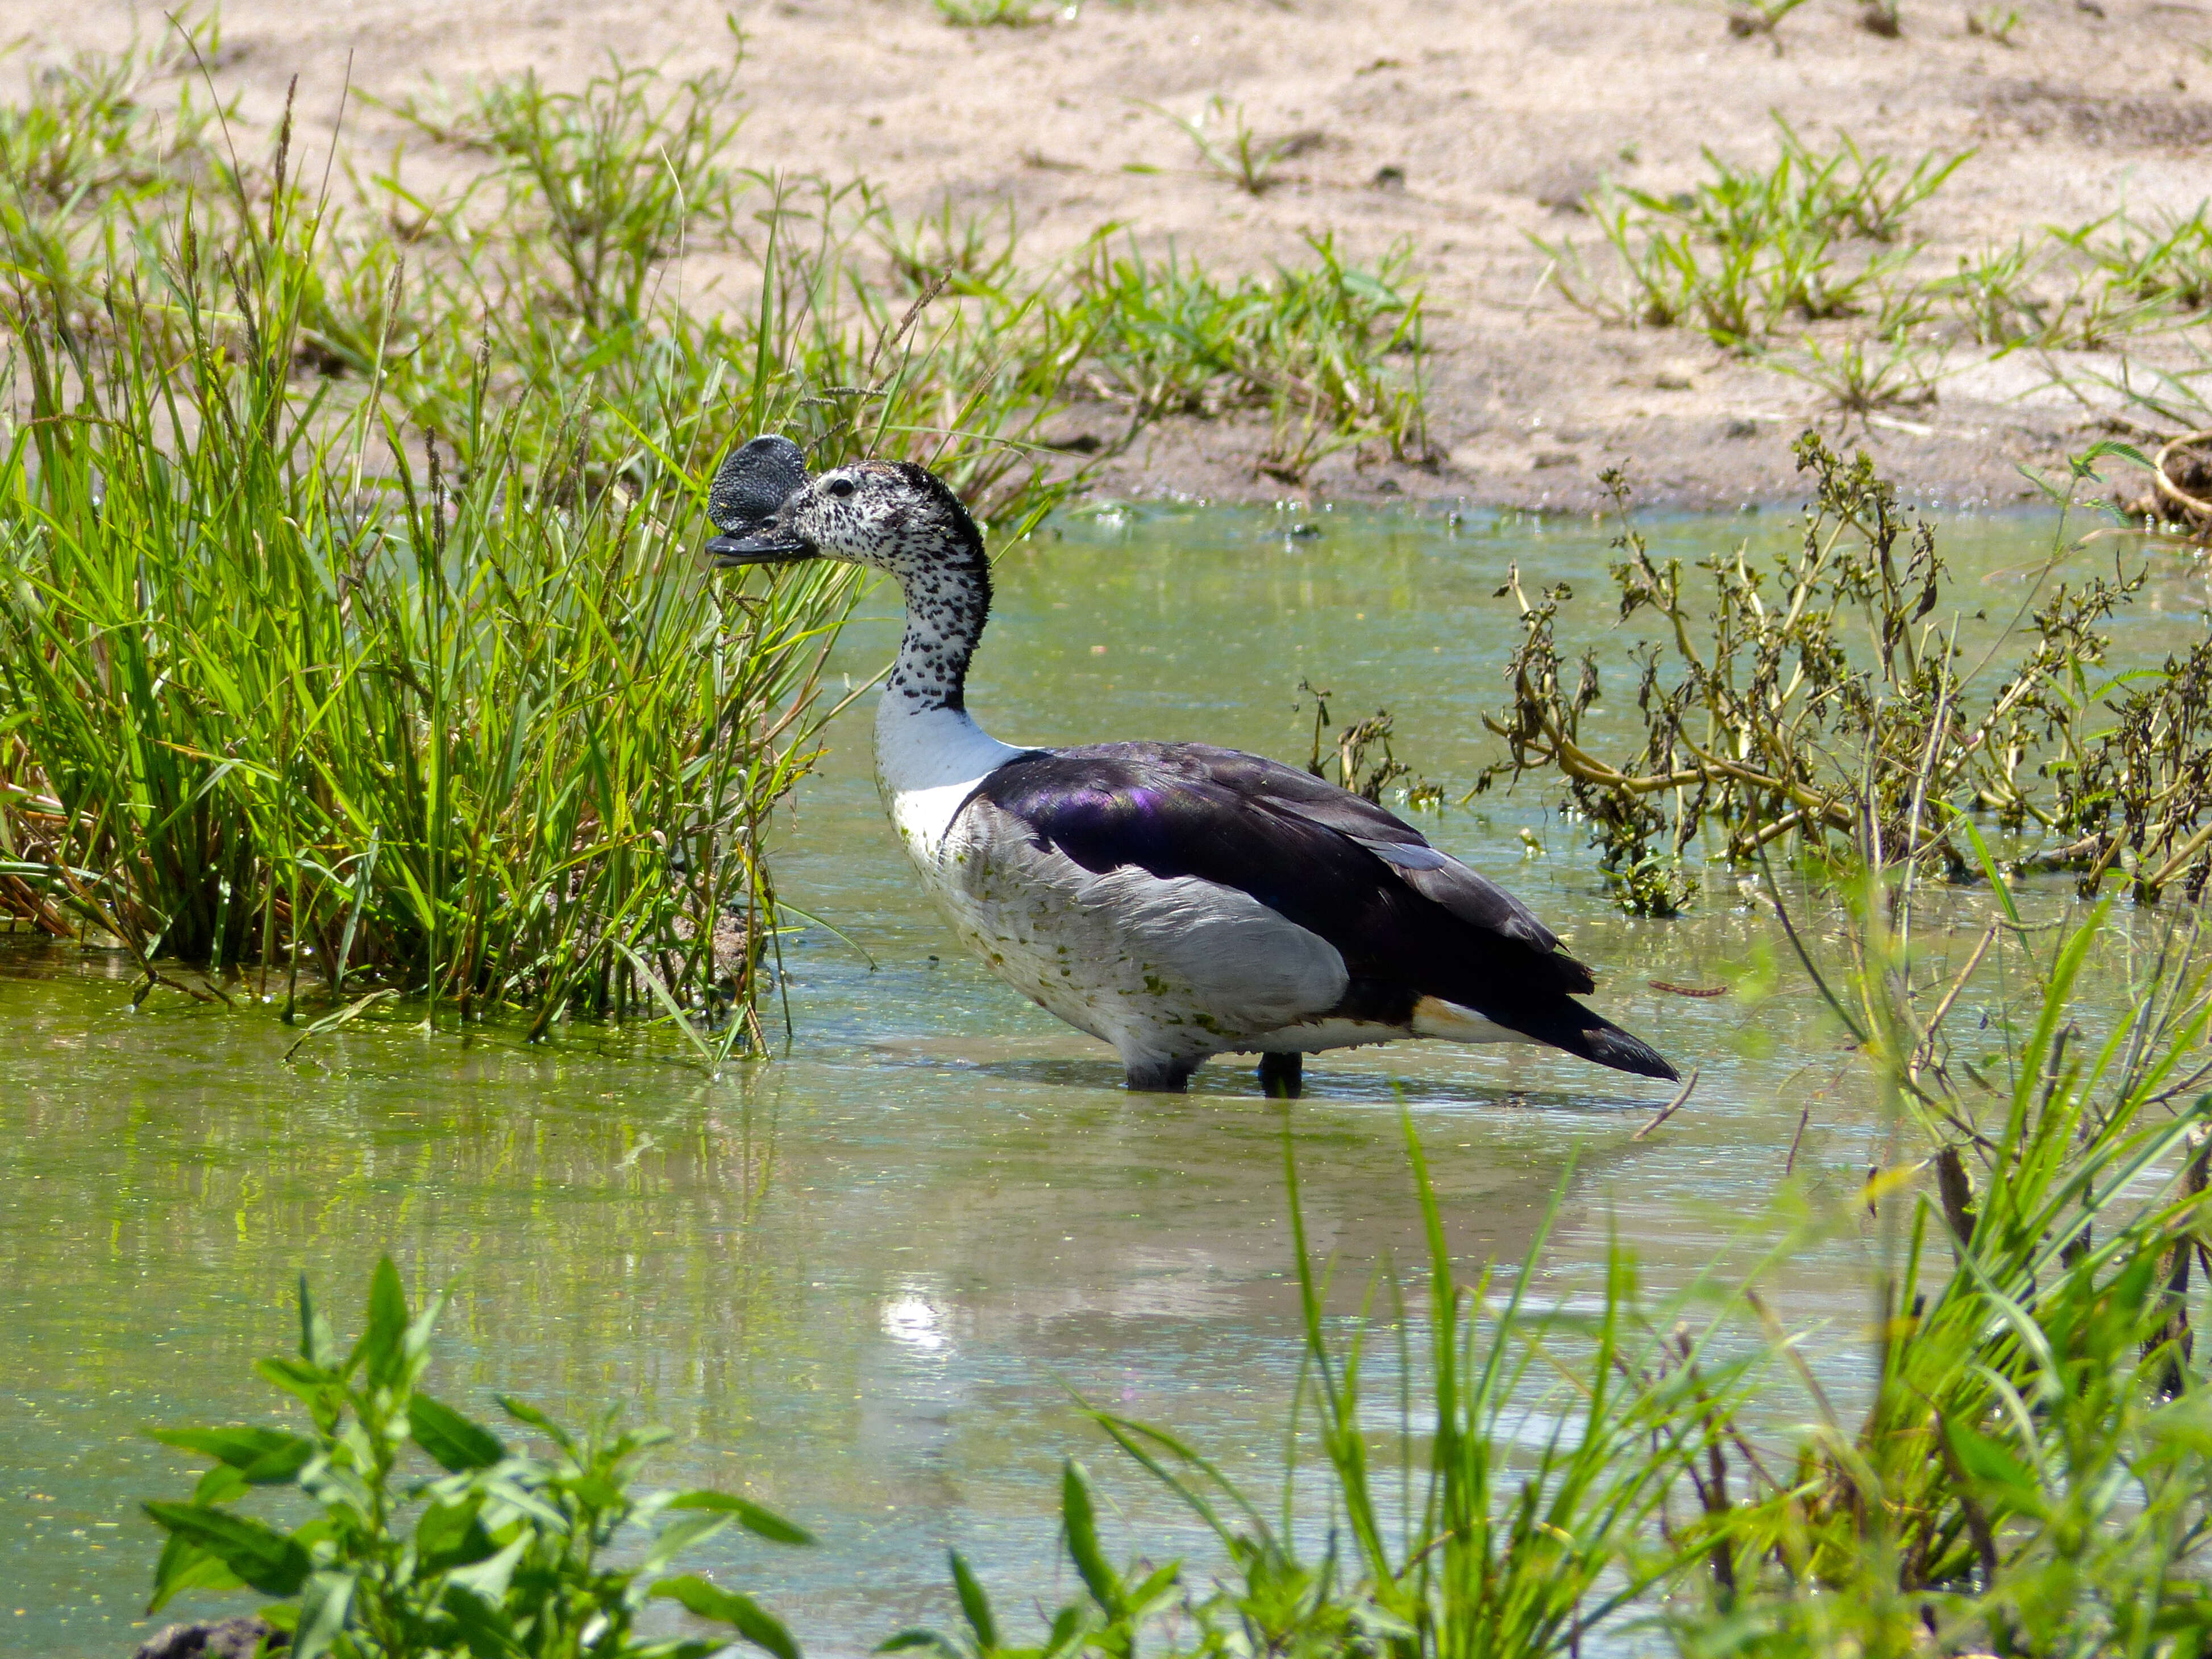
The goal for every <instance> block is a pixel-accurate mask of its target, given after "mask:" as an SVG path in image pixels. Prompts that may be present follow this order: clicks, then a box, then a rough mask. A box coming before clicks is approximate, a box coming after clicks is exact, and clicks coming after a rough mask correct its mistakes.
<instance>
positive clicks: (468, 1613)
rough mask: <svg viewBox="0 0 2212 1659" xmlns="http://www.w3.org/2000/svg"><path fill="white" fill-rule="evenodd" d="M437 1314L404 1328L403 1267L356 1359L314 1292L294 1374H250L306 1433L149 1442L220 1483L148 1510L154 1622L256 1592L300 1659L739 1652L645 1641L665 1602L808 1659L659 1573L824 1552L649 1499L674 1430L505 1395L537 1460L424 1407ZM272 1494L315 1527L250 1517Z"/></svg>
mask: <svg viewBox="0 0 2212 1659" xmlns="http://www.w3.org/2000/svg"><path fill="white" fill-rule="evenodd" d="M443 1304H444V1298H443V1297H432V1298H431V1299H430V1300H429V1301H428V1303H427V1304H425V1305H424V1306H422V1308H421V1309H419V1310H410V1309H409V1307H408V1305H407V1297H406V1293H405V1291H404V1290H403V1288H402V1287H401V1285H400V1282H399V1274H398V1270H397V1269H395V1268H394V1267H392V1262H391V1260H390V1258H388V1257H387V1258H386V1259H385V1260H383V1261H380V1262H378V1263H377V1266H376V1271H375V1273H374V1274H373V1275H372V1277H371V1279H370V1281H369V1293H368V1320H367V1323H366V1325H365V1327H364V1328H363V1330H362V1335H361V1339H360V1340H358V1341H357V1342H356V1343H355V1344H354V1345H353V1346H351V1347H350V1348H346V1347H342V1346H340V1345H339V1343H338V1340H337V1337H336V1335H335V1334H333V1332H332V1330H331V1325H330V1322H329V1321H328V1320H327V1319H326V1318H325V1316H323V1314H322V1313H321V1311H320V1310H319V1309H318V1308H317V1307H316V1305H315V1304H314V1302H313V1300H312V1298H311V1297H310V1296H309V1294H308V1290H307V1282H306V1280H305V1279H301V1285H300V1344H299V1352H298V1353H297V1354H296V1355H295V1356H293V1357H289V1358H274V1359H264V1360H263V1361H262V1362H261V1364H259V1365H258V1367H256V1369H257V1370H258V1371H259V1372H260V1374H261V1376H263V1377H264V1379H266V1380H267V1381H268V1382H270V1383H274V1384H275V1385H276V1387H277V1388H279V1389H283V1391H284V1392H285V1393H286V1394H288V1395H291V1396H292V1397H293V1398H294V1399H295V1401H298V1402H299V1404H300V1405H301V1407H304V1408H305V1410H306V1413H307V1425H306V1432H305V1433H298V1434H295V1433H292V1432H289V1431H284V1430H281V1429H276V1428H271V1427H267V1426H264V1425H254V1426H250V1427H243V1428H204V1429H161V1430H155V1431H152V1433H153V1437H154V1438H155V1439H156V1440H158V1441H160V1442H161V1443H162V1444H164V1445H166V1446H172V1447H174V1448H176V1449H178V1450H179V1451H186V1452H190V1453H192V1454H193V1455H196V1456H201V1457H205V1458H208V1459H209V1460H210V1462H211V1463H212V1465H213V1467H211V1468H210V1469H209V1470H208V1471H207V1472H206V1474H203V1475H202V1476H201V1477H200V1480H199V1483H198V1485H197V1487H196V1488H195V1489H194V1491H193V1492H192V1495H191V1499H190V1500H189V1501H187V1502H185V1503H169V1502H153V1503H149V1504H147V1505H146V1506H145V1508H146V1512H147V1514H148V1515H149V1516H152V1517H153V1519H154V1520H155V1522H157V1523H158V1524H159V1525H160V1526H161V1528H162V1529H163V1530H164V1531H165V1532H167V1534H168V1541H167V1545H166V1546H165V1547H163V1549H162V1551H161V1560H160V1563H159V1565H157V1566H156V1567H155V1575H154V1595H153V1601H152V1602H151V1604H150V1607H149V1610H153V1609H158V1608H160V1607H162V1606H163V1605H164V1604H165V1603H167V1601H169V1600H170V1599H171V1598H172V1597H173V1596H175V1595H179V1593H181V1592H184V1591H186V1590H196V1591H208V1590H233V1589H250V1590H252V1591H255V1592H257V1593H258V1594H259V1595H263V1596H265V1597H269V1598H270V1600H271V1603H272V1604H271V1605H270V1606H268V1607H264V1610H263V1613H262V1617H263V1619H264V1620H265V1621H266V1622H267V1623H268V1624H270V1626H273V1627H274V1628H276V1630H279V1631H281V1632H284V1633H285V1634H286V1636H287V1638H289V1646H290V1651H291V1653H292V1655H293V1656H295V1659H324V1656H325V1655H328V1656H333V1659H429V1656H434V1655H452V1654H460V1653H468V1654H473V1655H479V1656H495V1655H514V1656H523V1655H532V1656H540V1655H542V1656H570V1659H580V1656H585V1655H589V1656H591V1659H707V1656H708V1655H710V1654H714V1653H718V1652H720V1651H721V1650H723V1649H724V1648H725V1647H726V1646H727V1645H728V1641H729V1638H727V1637H720V1636H718V1637H712V1638H709V1637H699V1636H678V1637H665V1638H662V1637H655V1638H643V1637H641V1636H639V1635H638V1634H637V1633H636V1630H635V1626H636V1624H637V1621H638V1620H639V1618H640V1617H641V1614H643V1613H645V1611H646V1609H647V1605H648V1604H649V1603H650V1602H652V1601H657V1600H665V1601H675V1602H677V1603H678V1605H680V1606H681V1607H684V1608H685V1609H686V1610H688V1611H689V1612H690V1613H693V1614H694V1615H695V1616H696V1617H698V1618H700V1619H702V1620H706V1621H708V1623H709V1624H714V1625H720V1626H726V1628H727V1629H728V1630H729V1631H731V1632H734V1633H735V1635H736V1636H737V1637H738V1638H742V1639H743V1640H744V1641H747V1642H750V1643H751V1644H754V1645H755V1646H757V1647H759V1648H762V1649H763V1650H766V1651H767V1652H769V1653H770V1654H772V1655H774V1656H775V1659H799V1645H798V1644H797V1643H796V1642H794V1641H793V1639H792V1637H791V1634H790V1632H788V1631H787V1630H786V1629H785V1628H784V1626H783V1625H782V1624H781V1621H779V1620H777V1619H775V1617H774V1616H773V1615H772V1614H770V1613H768V1612H766V1611H764V1610H763V1608H762V1607H760V1606H759V1605H758V1604H757V1602H755V1601H753V1600H752V1598H751V1597H750V1596H748V1595H744V1594H742V1593H741V1592H738V1591H737V1590H732V1589H723V1588H722V1587H720V1585H717V1584H714V1583H710V1582H709V1581H708V1580H707V1579H705V1578H702V1577H697V1576H696V1575H691V1574H685V1575H681V1576H671V1575H670V1574H669V1573H668V1572H667V1571H665V1570H666V1568H667V1567H668V1566H669V1565H670V1563H671V1561H673V1560H674V1559H675V1558H676V1557H677V1556H678V1555H679V1554H681V1553H683V1552H684V1551H685V1550H688V1549H690V1548H691V1547H694V1546H696V1545H698V1544H701V1543H702V1542H704V1541H706V1540H707V1539H708V1538H710V1537H712V1536H714V1534H716V1533H719V1532H720V1531H722V1530H724V1529H725V1528H728V1527H730V1526H732V1525H735V1526H738V1527H741V1528H744V1529H745V1530H746V1531H749V1532H750V1533H752V1534H755V1535H756V1536H757V1537H760V1538H763V1539H766V1540H768V1541H771V1542H774V1543H777V1544H810V1543H811V1542H812V1541H813V1540H812V1538H811V1536H809V1534H807V1533H806V1532H805V1530H804V1529H802V1528H799V1527H797V1526H794V1525H793V1524H792V1522H789V1521H787V1520H785V1519H784V1518H783V1517H782V1516H778V1515H775V1514H774V1513H772V1512H771V1511H769V1510H766V1509H763V1508H762V1507H761V1506H760V1505H759V1504H754V1503H752V1502H750V1501H749V1500H748V1499H745V1498H738V1497H735V1496H732V1495H731V1494H729V1493H726V1492H703V1491H702V1492H644V1491H640V1490H638V1489H637V1487H636V1485H635V1482H636V1478H637V1468H638V1465H639V1463H640V1462H641V1461H642V1460H643V1458H644V1457H645V1455H646V1454H647V1453H648V1452H649V1451H651V1450H652V1449H653V1447H655V1446H657V1445H659V1444H660V1443H663V1442H664V1441H665V1440H666V1439H667V1438H668V1431H666V1430H665V1429H652V1428H647V1429H630V1430H619V1431H618V1430H617V1428H616V1427H615V1422H614V1413H612V1412H609V1413H607V1414H606V1415H605V1417H603V1418H602V1419H600V1420H599V1422H598V1423H597V1424H595V1425H593V1426H592V1428H591V1429H590V1430H588V1431H585V1432H583V1433H581V1434H577V1433H572V1432H570V1431H568V1430H566V1429H563V1428H562V1427H561V1426H559V1425H557V1424H556V1423H554V1422H553V1421H552V1420H551V1419H549V1418H547V1417H546V1416H545V1415H544V1413H542V1412H540V1411H538V1409H537V1407H533V1406H529V1405H526V1404H525V1403H524V1402H522V1401H519V1400H514V1399H512V1398H508V1397H507V1396H504V1395H502V1396H501V1399H500V1405H501V1408H502V1409H503V1410H504V1411H505V1412H506V1413H507V1417H508V1418H509V1419H512V1420H513V1422H514V1423H516V1424H518V1425H520V1426H521V1427H522V1428H523V1429H524V1430H525V1431H530V1432H532V1433H534V1434H536V1435H537V1436H539V1437H542V1438H543V1440H544V1442H545V1443H546V1444H547V1448H548V1449H546V1450H544V1451H543V1452H538V1451H530V1450H526V1449H521V1448H520V1447H518V1446H515V1445H512V1444H510V1443H507V1441H505V1440H503V1439H502V1438H501V1437H500V1436H499V1435H498V1434H497V1433H495V1432H494V1431H492V1430H491V1429H490V1428H489V1427H487V1426H486V1425H483V1424H482V1423H479V1422H477V1421H475V1420H474V1419H471V1418H469V1417H466V1416H465V1415H463V1414H462V1413H460V1412H459V1411H457V1410H456V1409H454V1408H453V1407H451V1406H449V1405H447V1404H446V1403H445V1402H443V1401H441V1400H439V1399H437V1398H436V1397H435V1395H430V1394H428V1392H426V1391H425V1390H424V1389H423V1387H422V1382H423V1376H424V1373H425V1371H426V1370H428V1365H429V1347H430V1338H431V1334H432V1332H433V1330H434V1329H435V1326H436V1323H437V1319H438V1315H439V1312H440V1310H441V1308H442V1306H443ZM257 1491H284V1492H292V1493H295V1494H297V1496H298V1497H299V1498H302V1499H304V1500H305V1502H306V1504H307V1506H308V1507H309V1508H310V1509H311V1510H312V1511H313V1514H312V1516H311V1517H310V1518H309V1519H307V1521H305V1522H302V1523H301V1524H300V1525H299V1526H296V1527H295V1528H292V1529H291V1530H290V1531H289V1532H286V1531H282V1530H279V1528H277V1527H276V1526H274V1525H271V1524H270V1522H266V1521H263V1520H260V1519H258V1518H257V1517H255V1516H252V1515H249V1514H247V1513H245V1512H244V1511H242V1510H240V1508H239V1507H238V1505H239V1504H240V1502H241V1500H243V1499H246V1498H249V1497H251V1496H252V1494H253V1493H254V1492H257ZM610 1556H618V1557H619V1558H620V1559H621V1563H622V1564H621V1565H616V1564H615V1562H614V1561H611V1560H610V1559H609V1558H610Z"/></svg>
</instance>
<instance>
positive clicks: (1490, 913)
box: [1069, 744, 1596, 991]
mask: <svg viewBox="0 0 2212 1659" xmlns="http://www.w3.org/2000/svg"><path fill="white" fill-rule="evenodd" d="M1112 746H1113V747H1122V746H1124V745H1112ZM1126 746H1127V747H1131V748H1137V747H1143V746H1145V745H1139V744H1130V745H1126ZM1158 746H1159V747H1167V746H1168V745H1164V744H1163V745H1158ZM1175 747H1176V748H1178V749H1180V750H1182V751H1183V752H1184V753H1186V754H1188V755H1190V756H1191V757H1193V758H1194V759H1195V760H1198V761H1200V763H1202V764H1203V765H1204V766H1205V767H1206V770H1207V771H1208V773H1209V774H1210V775H1212V776H1213V777H1215V778H1217V779H1218V780H1220V781H1222V782H1224V783H1225V784H1227V785H1228V786H1229V787H1231V788H1232V789H1234V790H1236V791H1237V793H1239V794H1242V795H1244V796H1246V797H1248V798H1249V799H1255V800H1258V801H1260V802H1262V803H1263V804H1265V805H1267V806H1269V807H1271V808H1273V810H1275V811H1279V812H1291V813H1295V814H1296V815H1297V816H1298V817H1303V818H1306V819H1309V820H1310V821H1311V822H1313V823H1318V824H1322V825H1323V826H1325V827H1327V828H1328V829H1334V830H1335V831H1336V832H1337V833H1338V834H1340V835H1343V836H1349V837H1351V838H1352V840H1353V841H1356V842H1358V843H1359V844H1360V845H1361V846H1362V847H1364V848H1366V849H1367V850H1368V851H1369V852H1370V853H1372V854H1375V856H1376V857H1377V858H1379V859H1381V860H1383V861H1384V862H1385V863H1387V864H1389V866H1391V867H1392V868H1393V869H1394V870H1395V872H1397V875H1398V878H1399V879H1400V880H1401V881H1403V882H1404V883H1405V884H1407V886H1409V887H1411V888H1412V889H1413V890H1414V891H1415V892H1417V893H1419V894H1420V895H1421V896H1423V897H1424V898H1426V899H1429V900H1431V901H1432V902H1435V903H1437V904H1440V905H1442V906H1443V908H1445V909H1446V910H1449V912H1451V914H1452V915H1455V916H1457V917H1458V918H1459V919H1460V920H1461V921H1464V922H1466V923H1468V925H1469V926H1471V927H1477V928H1480V929H1482V930H1483V931H1485V932H1487V933H1496V934H1498V935H1499V936H1500V937H1502V938H1504V939H1512V940H1516V941H1517V942H1518V943H1520V944H1522V945H1527V946H1528V948H1529V949H1530V950H1532V951H1535V952H1537V953H1538V954H1539V955H1540V956H1543V957H1550V956H1552V954H1553V952H1555V951H1558V950H1559V937H1558V935H1556V934H1555V933H1553V932H1552V930H1551V929H1550V928H1548V927H1545V926H1544V924H1543V923H1542V922H1541V921H1538V920H1537V919H1536V915H1535V913H1534V911H1532V910H1531V909H1529V908H1528V906H1527V905H1525V904H1523V903H1522V902H1521V901H1520V900H1519V899H1517V898H1516V897H1514V896H1513V895H1512V894H1510V893H1509V892H1507V891H1506V890H1504V888H1503V887H1500V886H1499V885H1498V884H1497V883H1495V882H1493V881H1489V880H1486V879H1485V878H1483V877H1481V876H1480V875H1477V874H1476V873H1475V872H1474V871H1472V870H1470V869H1468V867H1467V866H1465V865H1464V864H1462V863H1461V862H1460V861H1459V860H1457V859H1455V858H1453V857H1451V856H1450V855H1449V854H1444V853H1440V852H1438V851H1437V849H1436V848H1433V847H1431V846H1430V845H1429V843H1428V842H1427V840H1426V839H1425V838H1424V837H1423V836H1422V835H1421V832H1420V831H1419V830H1418V829H1414V828H1413V825H1412V824H1410V823H1407V822H1406V821H1405V820H1404V819H1403V818H1401V817H1398V816H1397V815H1396V814H1395V813H1394V812H1391V811H1387V810H1385V809H1384V808H1383V807H1381V806H1378V805H1376V804H1375V803H1374V802H1373V801H1371V800H1367V799H1364V798H1362V797H1360V796H1358V795H1355V794H1353V793H1351V791H1349V790H1346V789H1340V788H1338V787H1336V786H1335V785H1334V784H1333V783H1330V782H1329V781H1327V780H1326V779H1323V778H1317V777H1316V776H1314V775H1312V774H1311V773H1310V772H1302V771H1300V770H1298V769H1297V768H1296V767H1292V766H1285V765H1284V764H1283V763H1281V762H1279V761H1271V760H1267V759H1265V758H1263V757H1261V756H1258V755H1245V754H1240V753H1238V752H1237V750H1233V749H1213V748H1208V747H1205V746H1202V745H1200V744H1178V745H1175ZM1069 752H1077V751H1069ZM1557 960H1558V961H1559V962H1561V963H1570V964H1571V965H1572V969H1573V971H1574V974H1575V975H1579V981H1578V982H1577V983H1571V984H1565V985H1564V986H1563V987H1562V988H1564V989H1567V990H1571V991H1589V990H1595V988H1596V981H1594V980H1593V979H1591V978H1590V976H1589V970H1588V969H1585V968H1583V966H1582V964H1581V963H1577V962H1575V961H1574V959H1573V958H1572V957H1565V956H1562V957H1558V958H1557Z"/></svg>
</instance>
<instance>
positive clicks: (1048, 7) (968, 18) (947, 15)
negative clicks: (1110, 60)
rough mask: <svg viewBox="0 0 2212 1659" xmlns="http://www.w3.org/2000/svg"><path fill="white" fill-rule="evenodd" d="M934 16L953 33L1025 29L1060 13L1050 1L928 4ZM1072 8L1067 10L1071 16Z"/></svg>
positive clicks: (940, 1) (933, 0)
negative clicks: (948, 25) (935, 13)
mask: <svg viewBox="0 0 2212 1659" xmlns="http://www.w3.org/2000/svg"><path fill="white" fill-rule="evenodd" d="M931 3H932V4H933V5H935V6H936V8H937V15H939V17H942V18H943V19H944V20H945V21H946V22H948V23H950V24H951V25H952V27H955V28H957V29H982V28H1007V29H1025V28H1031V27H1035V26H1036V25H1037V24H1039V23H1048V22H1050V21H1052V20H1053V18H1054V16H1055V15H1059V14H1060V6H1059V5H1058V4H1056V3H1054V0H931ZM1073 13H1074V8H1073V7H1069V8H1068V9H1067V15H1071V16H1072V15H1073Z"/></svg>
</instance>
